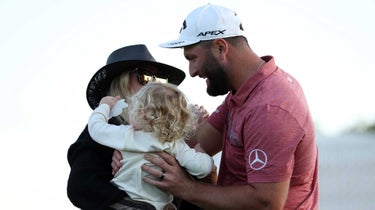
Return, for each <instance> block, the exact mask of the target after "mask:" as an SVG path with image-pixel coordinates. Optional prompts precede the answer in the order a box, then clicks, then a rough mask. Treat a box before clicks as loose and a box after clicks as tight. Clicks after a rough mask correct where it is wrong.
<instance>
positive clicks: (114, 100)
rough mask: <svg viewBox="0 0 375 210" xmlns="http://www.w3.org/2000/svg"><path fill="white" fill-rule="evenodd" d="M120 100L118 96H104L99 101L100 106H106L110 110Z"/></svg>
mask: <svg viewBox="0 0 375 210" xmlns="http://www.w3.org/2000/svg"><path fill="white" fill-rule="evenodd" d="M118 100H120V96H116V97H113V96H105V97H103V98H102V100H100V104H107V105H108V106H109V108H110V109H112V107H113V106H114V105H115V104H116V103H117V101H118Z"/></svg>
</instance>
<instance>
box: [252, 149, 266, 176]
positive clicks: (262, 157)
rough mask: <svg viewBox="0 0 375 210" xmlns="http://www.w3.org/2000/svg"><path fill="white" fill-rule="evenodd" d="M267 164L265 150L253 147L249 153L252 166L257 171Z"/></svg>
mask: <svg viewBox="0 0 375 210" xmlns="http://www.w3.org/2000/svg"><path fill="white" fill-rule="evenodd" d="M266 164H267V155H266V153H265V152H264V151H263V150H260V149H253V150H252V151H251V152H250V154H249V165H250V168H251V169H253V170H255V171H257V170H260V169H262V168H264V166H266Z"/></svg>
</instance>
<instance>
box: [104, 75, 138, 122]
mask: <svg viewBox="0 0 375 210" xmlns="http://www.w3.org/2000/svg"><path fill="white" fill-rule="evenodd" d="M129 80H130V71H126V72H124V73H122V74H121V75H120V76H118V77H115V78H114V79H113V80H112V82H111V85H110V87H109V89H108V93H107V95H109V96H120V97H121V98H124V99H125V101H130V98H131V96H132V94H131V91H130V88H129ZM116 118H117V119H118V120H119V121H120V123H122V124H128V123H127V122H129V120H128V114H127V111H126V110H125V111H124V112H122V113H121V114H120V116H118V117H116Z"/></svg>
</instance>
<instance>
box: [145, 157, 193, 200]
mask: <svg viewBox="0 0 375 210" xmlns="http://www.w3.org/2000/svg"><path fill="white" fill-rule="evenodd" d="M157 155H158V156H155V155H152V154H146V155H145V159H146V160H147V161H150V162H151V163H153V164H155V165H157V166H158V167H160V168H161V169H162V171H160V170H159V169H155V168H153V167H150V166H148V165H143V166H142V170H144V171H146V172H147V173H149V174H151V175H152V176H154V177H159V179H158V180H155V179H152V178H150V177H147V176H145V177H143V181H145V182H147V183H149V184H151V185H154V186H156V187H158V188H160V189H161V190H163V191H166V192H170V193H172V194H173V195H175V196H177V197H179V198H182V199H184V198H185V196H188V195H189V194H190V193H191V192H192V191H193V189H194V183H195V180H194V179H193V177H191V176H190V175H189V174H188V173H187V172H186V171H185V170H184V169H182V168H181V167H180V165H179V164H178V162H177V160H176V159H175V158H174V157H173V156H171V155H170V154H168V153H166V152H160V153H157Z"/></svg>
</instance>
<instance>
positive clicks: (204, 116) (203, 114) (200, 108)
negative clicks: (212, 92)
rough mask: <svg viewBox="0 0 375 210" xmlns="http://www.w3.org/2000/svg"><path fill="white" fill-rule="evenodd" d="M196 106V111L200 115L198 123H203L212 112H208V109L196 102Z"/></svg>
mask: <svg viewBox="0 0 375 210" xmlns="http://www.w3.org/2000/svg"><path fill="white" fill-rule="evenodd" d="M194 108H195V113H196V115H197V116H198V123H201V122H202V121H204V120H206V119H207V118H208V117H209V116H210V113H208V111H207V110H206V109H205V108H204V107H203V106H199V105H197V104H195V105H194Z"/></svg>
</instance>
